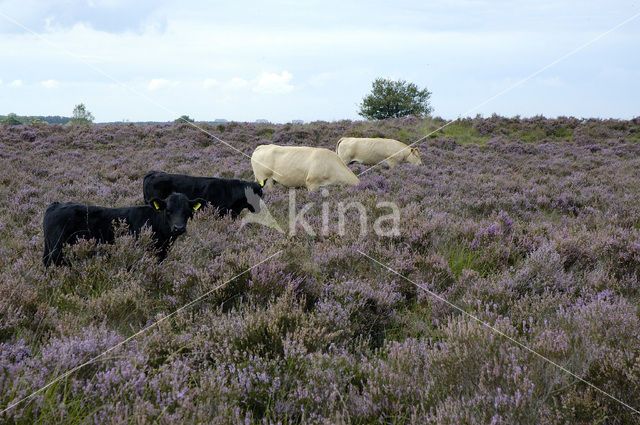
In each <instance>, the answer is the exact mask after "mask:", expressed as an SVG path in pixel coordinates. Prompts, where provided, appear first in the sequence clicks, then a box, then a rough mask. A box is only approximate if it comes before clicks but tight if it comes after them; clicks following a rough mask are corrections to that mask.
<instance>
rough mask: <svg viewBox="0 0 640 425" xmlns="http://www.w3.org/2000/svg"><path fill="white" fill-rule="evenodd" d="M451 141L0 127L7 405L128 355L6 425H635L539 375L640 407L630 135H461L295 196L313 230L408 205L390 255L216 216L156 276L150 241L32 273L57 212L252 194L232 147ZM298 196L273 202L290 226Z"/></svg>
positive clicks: (216, 130) (331, 130) (369, 127)
mask: <svg viewBox="0 0 640 425" xmlns="http://www.w3.org/2000/svg"><path fill="white" fill-rule="evenodd" d="M442 124H444V122H443V121H441V120H439V119H431V118H415V117H406V118H398V119H389V120H383V121H374V122H361V121H355V122H354V121H338V122H333V123H328V122H313V123H309V124H305V125H300V124H284V125H271V124H241V123H234V122H228V123H222V124H218V125H209V124H196V125H200V126H202V128H203V129H204V130H206V132H208V133H210V134H206V133H205V132H202V131H199V130H198V129H196V128H194V127H193V126H192V125H191V124H187V123H182V124H179V123H172V124H158V125H133V124H109V125H102V124H94V125H90V126H88V125H83V126H81V125H73V124H71V125H66V126H62V125H50V124H45V123H33V124H28V125H7V126H3V127H1V128H0V162H1V163H2V166H1V167H0V183H1V184H0V240H1V241H2V243H1V244H0V408H1V409H5V407H7V406H8V405H10V404H11V403H12V402H15V401H18V400H20V399H21V398H22V397H25V396H28V395H29V394H31V393H32V392H33V391H36V390H38V389H40V388H42V387H43V386H44V385H46V384H47V383H49V382H51V381H52V380H53V379H55V378H56V377H58V376H59V375H61V374H63V373H65V372H66V371H68V370H70V369H72V368H74V367H76V366H79V365H81V364H83V363H85V362H87V361H88V360H91V359H93V358H94V357H95V356H97V355H99V354H101V353H103V352H104V351H105V350H107V349H109V348H110V347H112V346H115V345H116V344H118V343H121V342H123V341H125V339H126V338H129V337H131V336H134V335H135V337H134V338H132V339H131V340H129V341H127V342H125V343H123V344H121V345H120V346H118V348H116V349H114V350H112V351H110V352H108V353H107V354H106V355H104V356H103V357H100V358H98V359H95V360H94V361H92V362H90V363H89V364H87V365H85V366H84V367H83V368H81V369H79V370H77V371H76V372H74V373H72V374H70V375H69V376H67V377H65V378H64V379H61V380H58V381H56V382H55V383H54V384H53V385H51V386H49V387H47V388H46V389H45V390H44V391H42V392H40V393H37V394H36V395H35V396H34V397H33V398H32V399H29V400H27V401H25V402H23V403H21V404H19V405H17V406H15V407H12V408H10V409H8V410H7V411H5V412H3V413H2V414H0V422H3V423H10V424H32V423H100V424H105V423H240V422H242V423H250V422H251V423H277V422H280V423H394V424H400V423H406V424H410V423H438V424H452V423H469V424H486V423H493V424H515V423H518V424H566V423H572V424H583V423H611V424H625V423H628V424H631V423H637V421H638V418H639V416H638V415H637V414H636V413H634V411H633V410H631V409H629V408H628V407H625V406H624V405H622V404H621V403H619V402H618V401H615V400H614V399H613V398H611V397H609V396H607V395H605V394H604V393H602V392H599V391H598V390H596V389H594V388H593V387H591V386H588V385H586V384H585V383H584V382H582V381H580V380H578V379H576V377H575V376H572V375H570V374H568V373H566V372H565V371H563V370H561V369H560V368H558V367H556V366H554V365H552V364H551V363H549V362H548V361H546V360H544V359H543V358H541V357H539V356H538V354H540V355H542V356H544V357H546V358H547V359H548V360H551V361H553V362H555V363H557V364H558V365H561V366H562V367H564V368H566V369H568V370H570V371H572V372H574V373H575V375H576V376H578V377H580V378H582V379H584V380H586V381H588V382H590V383H592V384H593V385H594V386H596V387H597V388H599V389H601V390H602V391H604V392H606V393H608V394H609V395H611V396H612V397H615V398H617V399H619V400H622V401H624V402H625V403H627V404H628V405H629V406H632V407H634V408H636V409H638V408H640V392H639V391H638V388H640V314H639V311H640V203H639V202H638V199H640V119H638V118H636V119H634V120H630V121H620V120H596V119H590V120H581V119H576V118H558V119H546V118H543V117H534V118H529V119H520V118H502V117H496V116H494V117H490V118H486V119H482V118H476V119H466V120H462V121H458V122H456V123H454V124H451V125H449V126H447V127H445V128H444V129H443V130H442V131H441V132H438V133H436V134H434V135H433V136H432V137H429V138H427V139H426V140H424V142H423V143H421V144H420V145H419V150H420V154H421V158H422V165H420V166H415V165H412V164H401V165H399V166H397V167H396V168H394V169H389V168H387V167H386V166H379V167H377V168H376V169H374V170H371V171H368V172H365V173H363V174H361V175H360V176H359V177H360V184H359V185H358V186H354V187H331V188H329V194H328V195H326V193H323V192H322V191H317V192H311V193H308V192H306V191H304V190H302V191H298V192H297V193H296V199H297V202H298V204H299V205H305V204H306V203H310V202H313V203H314V207H312V208H310V209H309V210H308V212H307V213H306V220H307V222H308V223H309V225H310V226H312V227H313V228H315V229H320V228H321V227H322V225H323V223H322V222H321V218H320V217H321V206H322V205H326V204H327V203H329V204H330V203H332V202H333V203H337V202H341V201H342V202H344V201H345V200H347V201H349V200H353V201H357V202H359V203H361V204H362V205H364V206H365V207H366V208H367V211H368V212H369V214H370V217H369V219H370V220H371V221H373V220H375V218H376V217H375V216H374V215H375V214H377V213H378V212H377V211H378V210H376V208H375V206H376V204H377V203H378V202H380V201H389V202H394V203H396V204H397V205H398V206H399V207H400V217H401V223H400V227H399V233H398V234H395V235H389V236H382V237H381V236H379V235H376V234H375V233H374V232H367V233H366V234H362V233H361V232H360V227H359V220H358V215H357V213H358V211H357V210H349V211H348V212H347V214H346V227H345V229H346V231H345V232H342V234H339V233H338V232H329V233H328V234H323V233H322V232H319V231H316V232H315V235H313V236H312V235H309V234H308V233H307V232H303V231H299V232H296V233H295V234H293V233H291V232H285V234H282V233H280V232H278V231H276V230H274V229H272V228H270V227H266V226H260V225H258V224H250V225H246V226H242V221H241V220H235V221H234V220H232V219H231V218H230V217H226V218H219V217H217V216H216V215H215V214H214V213H213V212H212V211H209V210H206V209H205V210H204V211H200V212H199V213H198V214H197V215H196V217H195V218H194V219H193V220H192V221H191V222H190V224H189V229H188V232H187V233H186V234H185V235H183V236H182V237H181V238H180V239H179V240H177V241H176V243H175V244H174V246H173V248H172V250H171V251H170V252H169V255H168V257H167V259H166V260H165V261H164V262H162V263H158V262H157V261H156V258H155V256H154V255H153V253H150V252H149V250H148V249H147V248H148V247H149V245H150V244H151V239H150V236H149V234H148V233H146V234H143V235H142V237H141V238H139V239H138V240H135V239H134V238H133V237H131V236H129V235H128V234H127V233H126V232H125V231H124V230H123V231H122V236H121V237H119V238H118V239H117V240H116V243H115V244H113V245H105V246H96V245H95V244H93V243H91V242H90V241H86V242H83V243H80V244H77V245H75V246H74V247H73V248H71V249H70V250H69V252H68V258H69V259H70V266H68V267H52V268H49V269H45V268H44V267H43V266H42V259H41V256H42V247H43V239H42V215H43V213H44V210H45V206H46V205H47V204H48V203H50V202H53V201H75V202H86V203H89V204H94V205H103V206H120V205H135V204H141V203H142V202H143V200H142V177H143V176H144V175H145V173H146V172H147V171H149V170H152V169H157V170H165V171H169V172H175V173H184V174H191V175H209V176H221V177H235V178H241V179H246V180H252V179H253V176H252V172H251V166H250V162H249V158H248V157H247V156H244V155H242V154H240V153H238V152H236V151H234V150H233V149H231V148H229V147H228V146H226V145H224V144H222V143H220V142H219V140H218V138H219V139H222V140H224V141H226V142H228V143H229V144H231V145H232V146H233V147H235V148H236V149H238V150H239V151H241V152H243V153H244V154H246V155H249V156H250V155H251V153H252V151H253V149H254V148H255V146H257V145H259V144H265V143H272V142H273V143H278V144H284V145H308V146H318V147H326V148H328V149H334V148H335V144H336V141H337V140H338V139H339V138H340V137H342V136H360V137H388V138H394V139H397V140H400V141H402V142H405V143H411V142H413V141H415V140H418V139H419V138H421V137H422V136H424V135H425V134H427V133H428V132H430V131H432V130H435V129H436V128H438V127H439V126H440V125H442ZM212 135H213V136H215V137H212ZM351 168H352V170H353V171H354V172H355V173H356V174H359V173H361V172H362V171H364V170H365V167H363V166H359V165H353V166H351ZM289 199H290V198H289V192H288V190H287V189H284V188H282V187H278V186H276V187H275V188H274V189H273V190H272V191H270V192H267V193H266V194H265V197H264V201H265V203H266V205H267V206H268V208H269V211H270V212H271V214H272V215H273V217H274V219H275V220H276V221H277V222H278V223H280V225H285V224H286V223H287V220H288V213H289V208H288V201H289ZM329 210H331V208H329ZM385 213H386V212H385V211H381V212H379V214H385ZM336 228H337V225H335V223H330V225H329V229H336ZM285 230H286V229H285ZM364 254H366V255H367V256H369V257H371V258H373V259H375V260H376V261H379V262H380V263H382V264H384V265H386V266H388V267H390V268H391V269H393V270H395V271H397V273H399V274H400V275H402V276H404V277H406V278H407V279H404V278H403V277H401V276H400V275H398V274H394V273H392V272H390V271H389V270H388V269H386V268H385V267H383V266H381V265H379V264H378V263H376V262H375V261H373V260H371V259H370V258H368V257H367V256H365V255H364ZM271 256H272V257H271ZM256 264H259V265H257V266H255V265H256ZM253 266H255V267H254V268H252V269H250V270H249V271H248V272H245V271H246V270H247V269H249V268H251V267H253ZM243 272H244V273H243ZM412 282H415V283H416V284H418V285H419V286H420V287H419V286H416V285H414V284H413V283H412ZM428 291H432V292H433V293H436V294H438V295H439V296H441V297H443V298H445V299H447V300H448V301H450V302H451V303H454V304H455V305H457V306H459V307H460V308H461V309H463V310H464V311H466V312H467V313H469V314H470V315H473V316H474V317H476V318H478V319H480V320H482V321H483V322H486V323H487V324H489V325H491V326H492V327H494V328H495V329H494V330H490V329H488V328H487V327H485V326H484V325H482V324H480V323H479V322H477V321H476V320H474V319H471V318H470V317H469V316H467V315H466V314H463V313H462V312H461V311H459V310H457V309H455V308H453V307H451V305H448V304H446V303H443V302H442V301H439V300H438V299H437V298H435V297H434V296H432V294H430V293H429V292H428ZM203 294H208V296H206V297H204V298H202V299H201V300H199V301H198V302H196V303H194V304H192V305H189V306H188V307H187V308H184V309H182V310H180V311H179V312H177V313H176V314H174V315H173V316H171V317H170V318H169V319H166V320H163V321H161V322H160V323H159V324H158V325H156V326H153V327H151V328H149V329H147V330H145V331H144V332H142V333H140V334H139V335H136V334H137V333H138V332H139V331H140V330H142V329H144V328H145V327H146V326H149V325H152V324H154V323H155V322H156V321H158V320H160V319H162V318H163V317H165V316H166V315H167V314H170V313H171V312H174V311H176V310H177V309H179V308H180V307H182V306H185V305H186V304H187V303H190V302H191V301H193V300H196V299H198V297H200V296H201V295H203ZM495 330H498V331H499V332H501V333H502V334H503V335H500V334H499V333H497V332H496V331H495ZM504 335H506V336H508V337H509V338H513V339H514V340H517V341H519V342H521V343H522V344H524V345H526V346H527V347H529V348H530V349H532V350H534V351H535V352H536V353H538V354H534V353H533V352H531V351H528V350H527V349H525V348H523V347H522V346H519V345H517V344H514V342H513V341H511V340H509V339H508V338H505V336H504ZM263 421H264V422H263Z"/></svg>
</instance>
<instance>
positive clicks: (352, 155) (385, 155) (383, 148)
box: [336, 137, 422, 168]
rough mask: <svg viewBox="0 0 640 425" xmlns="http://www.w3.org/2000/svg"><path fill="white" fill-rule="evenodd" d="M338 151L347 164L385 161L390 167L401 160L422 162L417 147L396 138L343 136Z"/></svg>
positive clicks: (415, 162)
mask: <svg viewBox="0 0 640 425" xmlns="http://www.w3.org/2000/svg"><path fill="white" fill-rule="evenodd" d="M336 152H337V153H338V156H339V157H340V159H342V161H344V163H345V164H350V163H351V162H360V163H362V164H365V165H375V164H378V163H380V162H383V161H384V162H386V163H387V164H388V165H389V167H390V168H393V167H395V166H396V165H397V164H399V163H401V162H409V163H411V164H422V160H421V159H420V152H418V149H417V148H410V147H409V146H407V145H405V144H404V143H402V142H399V141H397V140H394V139H382V138H361V137H343V138H341V139H340V140H338V144H336Z"/></svg>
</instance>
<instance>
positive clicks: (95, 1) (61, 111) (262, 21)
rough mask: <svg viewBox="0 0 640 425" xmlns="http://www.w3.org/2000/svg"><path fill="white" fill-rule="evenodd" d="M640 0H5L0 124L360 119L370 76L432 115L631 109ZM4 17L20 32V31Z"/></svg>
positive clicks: (637, 73)
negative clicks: (30, 119)
mask: <svg viewBox="0 0 640 425" xmlns="http://www.w3.org/2000/svg"><path fill="white" fill-rule="evenodd" d="M638 13H640V0H636V1H617V0H610V1H597V2H594V1H585V2H581V3H578V2H568V1H567V2H563V1H546V0H541V1H531V0H529V1H472V0H468V1H464V0H456V1H425V0H420V1H403V0H396V1H393V2H391V1H377V0H368V1H348V0H347V1H345V0H341V1H334V0H322V1H306V2H297V1H284V0H282V1H271V2H257V1H244V2H242V1H234V2H212V1H205V0H203V1H183V2H169V1H161V0H135V1H124V0H91V1H72V0H67V1H35V0H0V115H4V114H7V113H10V112H15V113H17V114H19V115H66V116H68V115H70V114H71V111H72V110H73V107H74V105H76V104H78V103H84V104H85V105H86V106H87V109H88V110H89V111H91V112H92V113H93V114H94V116H95V118H96V121H98V122H102V121H120V120H124V119H126V120H130V121H147V120H148V121H164V120H172V119H174V118H177V117H178V116H180V115H182V114H187V115H189V116H191V117H192V118H195V119H196V120H214V119H216V118H225V119H228V120H238V121H253V120H256V119H268V120H270V121H273V122H287V121H290V120H292V119H303V120H305V121H313V120H328V121H331V120H338V119H345V118H346V119H359V117H358V115H357V110H358V104H359V102H360V101H361V100H362V97H363V96H364V95H366V94H367V93H368V92H369V90H370V88H371V82H372V81H373V80H374V79H375V78H377V77H387V78H393V79H404V80H407V81H411V82H414V83H416V84H417V85H419V86H421V87H427V88H428V89H429V90H430V91H431V92H432V93H433V95H432V104H433V107H434V115H438V116H442V117H445V118H455V117H456V116H458V115H459V114H463V113H465V112H467V113H466V115H470V116H475V115H476V114H477V113H480V114H482V115H484V116H489V115H491V114H492V113H497V114H500V115H506V116H513V115H521V116H532V115H537V114H542V115H545V116H548V117H554V116H558V115H571V116H576V117H615V118H632V117H636V116H639V115H640V53H639V52H640V17H639V18H637V19H634V20H632V21H630V22H629V23H627V24H626V25H624V26H622V27H620V28H619V29H617V30H615V31H613V32H611V33H610V34H608V35H606V36H604V37H602V38H601V39H599V40H598V41H597V42H595V43H593V44H592V45H590V46H588V47H586V48H584V49H583V50H581V51H579V52H578V53H576V54H575V55H573V56H571V57H569V58H567V59H565V60H563V61H561V62H560V63H558V64H556V65H554V66H552V67H550V68H548V69H546V70H545V71H544V72H542V73H540V74H539V75H537V76H535V77H534V78H532V79H531V80H529V81H527V82H526V83H525V84H523V85H521V86H519V87H517V88H515V89H513V90H511V91H509V92H507V93H506V94H504V95H502V96H500V97H498V98H496V99H494V100H492V101H491V102H488V103H486V104H484V105H483V106H481V107H479V108H478V109H473V110H472V111H470V110H471V109H472V108H474V107H476V106H477V105H478V104H481V103H482V102H484V101H485V100H487V99H488V98H490V97H492V96H493V95H495V94H497V93H499V92H501V91H502V90H504V89H506V88H508V87H509V86H511V85H512V84H514V83H515V82H517V81H518V80H520V79H521V78H524V77H526V76H528V75H530V74H532V73H534V72H536V71H538V70H539V69H541V68H543V67H544V66H546V65H548V64H550V63H551V62H553V61H555V60H556V59H558V58H560V57H562V56H563V55H565V54H567V53H569V52H570V51H572V50H573V49H575V48H577V47H578V46H580V45H582V44H584V43H586V42H588V41H589V40H591V39H593V38H594V37H597V36H598V35H600V34H602V33H604V32H605V31H608V30H609V29H611V28H612V27H614V26H616V25H618V24H619V23H621V22H623V21H624V20H626V19H628V18H630V17H632V16H634V15H635V14H638ZM12 20H14V21H16V22H18V23H19V25H18V24H16V23H15V22H12Z"/></svg>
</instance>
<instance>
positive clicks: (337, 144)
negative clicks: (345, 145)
mask: <svg viewBox="0 0 640 425" xmlns="http://www.w3.org/2000/svg"><path fill="white" fill-rule="evenodd" d="M343 139H344V137H341V138H340V140H338V143H336V153H338V146H340V142H342V140H343Z"/></svg>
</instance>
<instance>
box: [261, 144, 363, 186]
mask: <svg viewBox="0 0 640 425" xmlns="http://www.w3.org/2000/svg"><path fill="white" fill-rule="evenodd" d="M251 167H253V174H254V176H255V178H256V181H258V182H259V183H260V184H262V185H264V184H265V183H267V187H269V186H271V185H272V184H273V181H277V182H278V183H280V184H281V185H283V186H287V187H302V186H304V187H306V188H307V189H309V190H310V191H312V190H316V189H317V188H319V187H321V186H327V185H330V184H346V185H357V184H358V183H359V182H360V181H359V180H358V178H357V177H356V175H355V174H353V172H352V171H351V170H350V169H349V167H347V166H346V165H344V163H343V162H342V160H341V159H340V158H339V157H338V155H336V154H335V153H334V152H331V151H330V150H329V149H323V148H312V147H309V146H278V145H260V146H258V147H257V148H256V149H255V150H254V151H253V154H252V155H251Z"/></svg>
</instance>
